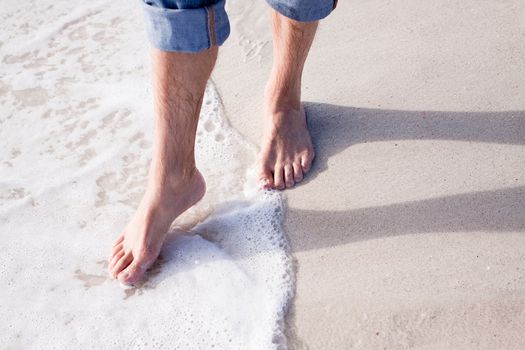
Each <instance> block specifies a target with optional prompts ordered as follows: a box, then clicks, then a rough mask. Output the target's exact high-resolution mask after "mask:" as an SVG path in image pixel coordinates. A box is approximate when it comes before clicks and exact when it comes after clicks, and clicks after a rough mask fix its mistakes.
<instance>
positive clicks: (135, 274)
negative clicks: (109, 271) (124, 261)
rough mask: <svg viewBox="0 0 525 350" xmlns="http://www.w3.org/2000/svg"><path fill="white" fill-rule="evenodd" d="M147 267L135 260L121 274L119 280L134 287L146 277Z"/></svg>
mask: <svg viewBox="0 0 525 350" xmlns="http://www.w3.org/2000/svg"><path fill="white" fill-rule="evenodd" d="M145 271H146V267H145V266H144V265H142V264H141V263H140V261H138V260H134V261H133V262H132V263H131V264H129V266H128V267H127V268H125V269H124V270H123V271H122V272H120V273H119V274H118V276H117V279H118V280H119V281H120V282H121V283H123V284H126V285H133V284H135V283H137V282H138V281H140V280H141V279H142V277H143V276H144V272H145Z"/></svg>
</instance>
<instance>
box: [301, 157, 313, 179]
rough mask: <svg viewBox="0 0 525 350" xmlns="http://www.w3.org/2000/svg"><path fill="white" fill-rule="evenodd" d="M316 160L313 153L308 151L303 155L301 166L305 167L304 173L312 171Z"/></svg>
mask: <svg viewBox="0 0 525 350" xmlns="http://www.w3.org/2000/svg"><path fill="white" fill-rule="evenodd" d="M313 160H314V156H313V153H307V154H305V155H304V156H302V157H301V167H302V168H303V173H304V174H306V173H307V172H309V171H310V168H311V167H312V161H313Z"/></svg>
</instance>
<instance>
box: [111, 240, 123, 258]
mask: <svg viewBox="0 0 525 350" xmlns="http://www.w3.org/2000/svg"><path fill="white" fill-rule="evenodd" d="M123 248H124V244H123V243H120V244H117V245H115V246H113V248H111V258H112V257H114V256H115V255H116V254H117V253H119V252H120V251H121V250H122V249H123ZM111 258H110V260H111Z"/></svg>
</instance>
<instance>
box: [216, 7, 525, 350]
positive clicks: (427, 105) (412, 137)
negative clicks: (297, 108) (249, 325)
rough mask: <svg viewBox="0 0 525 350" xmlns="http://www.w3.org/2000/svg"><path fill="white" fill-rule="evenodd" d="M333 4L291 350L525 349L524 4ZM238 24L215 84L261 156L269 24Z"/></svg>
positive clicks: (300, 206) (308, 83) (298, 242)
mask: <svg viewBox="0 0 525 350" xmlns="http://www.w3.org/2000/svg"><path fill="white" fill-rule="evenodd" d="M339 3H340V4H339V6H338V8H337V10H336V11H335V12H334V13H333V14H332V15H331V16H330V17H329V18H328V19H326V20H325V21H323V22H322V24H321V27H320V30H319V33H318V36H317V38H316V41H315V43H314V47H313V49H312V52H311V55H310V58H309V60H308V63H307V67H306V72H305V76H304V82H303V85H304V87H303V93H304V101H305V103H306V107H307V113H308V118H309V123H310V127H311V130H312V133H313V137H314V142H315V146H316V151H317V158H316V162H315V166H314V168H313V171H312V172H311V174H310V175H309V176H308V177H307V179H306V181H305V182H303V183H302V184H301V185H300V186H298V187H297V188H295V189H293V190H290V191H287V193H286V198H287V206H288V209H287V213H286V221H285V227H286V230H287V233H288V235H289V238H290V241H291V244H292V247H293V253H294V257H295V259H296V263H297V294H296V298H295V300H294V304H293V306H292V308H291V310H290V313H289V317H288V320H287V326H288V327H287V332H288V336H289V339H290V347H291V348H292V349H293V348H298V349H351V348H356V349H406V348H414V349H523V348H525V197H524V196H525V176H524V172H525V4H524V3H523V2H522V1H496V0H492V1H473V0H467V1H459V0H457V1H446V0H439V1H434V2H429V1H426V2H422V1H415V0H404V1H401V0H396V1H379V0H372V1H363V0H353V1H348V0H347V1H340V2H339ZM229 11H230V12H229V13H230V17H231V19H232V23H233V31H232V36H231V37H230V39H229V41H228V42H227V43H226V44H225V45H224V46H223V48H222V51H221V53H220V58H219V62H218V64H217V67H216V69H215V72H214V75H213V78H214V81H215V82H216V83H217V85H218V88H219V90H220V92H221V96H222V98H223V101H224V104H225V106H226V113H227V115H228V117H229V119H230V120H231V122H232V124H233V126H234V127H236V128H237V129H238V130H240V131H241V132H242V133H243V134H244V135H245V136H247V137H248V139H250V140H251V141H253V142H257V141H258V140H259V138H260V137H261V129H262V119H261V112H262V108H261V101H262V91H263V87H264V83H265V79H266V77H267V75H268V72H269V69H270V66H271V42H270V35H269V31H268V30H267V26H268V16H267V15H268V10H267V8H266V7H265V4H264V2H263V1H260V0H257V1H253V2H248V1H246V0H231V1H230V3H229ZM262 13H264V15H263V16H262V15H261V14H262Z"/></svg>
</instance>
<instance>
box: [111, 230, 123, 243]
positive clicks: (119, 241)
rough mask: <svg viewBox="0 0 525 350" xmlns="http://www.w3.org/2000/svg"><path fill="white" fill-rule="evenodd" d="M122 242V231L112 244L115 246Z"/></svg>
mask: <svg viewBox="0 0 525 350" xmlns="http://www.w3.org/2000/svg"><path fill="white" fill-rule="evenodd" d="M122 242H124V233H121V234H120V236H118V238H117V240H116V241H115V243H113V246H117V245H119V244H121V243H122Z"/></svg>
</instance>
